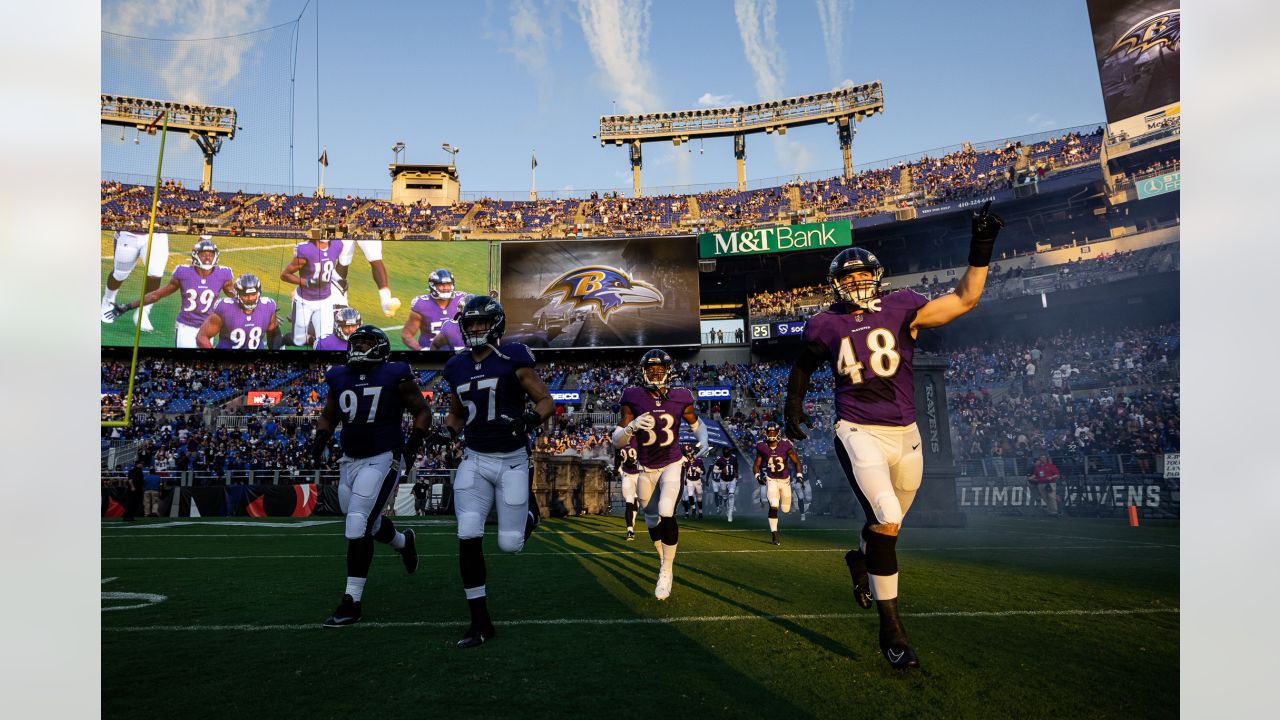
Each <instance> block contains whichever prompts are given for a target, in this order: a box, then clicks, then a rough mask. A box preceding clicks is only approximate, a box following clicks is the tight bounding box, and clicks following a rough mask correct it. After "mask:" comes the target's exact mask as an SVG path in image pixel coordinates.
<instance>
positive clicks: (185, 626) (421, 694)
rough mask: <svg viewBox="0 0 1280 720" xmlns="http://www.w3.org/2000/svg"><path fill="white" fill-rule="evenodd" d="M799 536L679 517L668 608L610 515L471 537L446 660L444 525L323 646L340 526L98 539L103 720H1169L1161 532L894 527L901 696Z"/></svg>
mask: <svg viewBox="0 0 1280 720" xmlns="http://www.w3.org/2000/svg"><path fill="white" fill-rule="evenodd" d="M797 519H798V518H797V517H796V515H795V514H791V515H784V516H783V522H782V542H783V544H782V546H781V547H774V546H772V545H770V544H769V542H768V540H769V535H768V532H767V530H766V526H765V525H764V521H763V519H762V518H750V517H748V518H738V520H737V521H736V522H734V523H733V524H728V523H725V522H724V521H723V520H722V519H715V520H711V519H708V520H705V521H683V520H682V521H681V533H680V546H679V547H680V550H679V555H678V556H677V560H676V571H675V585H674V589H673V591H672V595H671V598H670V599H669V600H667V601H665V602H660V601H658V600H655V599H654V598H653V585H654V581H655V579H656V570H657V560H656V554H655V553H654V551H653V546H652V543H650V542H648V541H647V540H645V534H644V532H643V531H641V532H640V533H639V534H640V539H639V540H637V541H636V542H632V543H628V542H625V541H624V540H623V537H622V533H621V532H620V530H621V527H622V525H621V522H622V521H621V519H620V518H616V517H614V518H610V517H581V518H569V519H565V520H548V521H546V522H544V523H543V525H542V526H541V527H540V528H539V529H538V531H537V532H536V533H535V534H534V536H533V538H532V539H531V540H530V541H529V543H528V545H527V546H526V549H525V551H524V552H523V553H522V554H520V555H517V556H511V555H504V554H501V553H499V552H498V551H497V545H496V541H495V539H494V537H493V534H492V531H493V528H490V533H489V536H488V537H486V554H487V562H488V570H489V577H488V583H487V584H488V589H489V596H490V610H491V612H492V614H493V617H494V619H495V622H496V626H497V631H498V636H497V637H496V638H495V639H494V640H493V641H491V642H489V643H486V644H485V645H484V646H482V647H480V648H477V649H473V650H465V651H464V650H457V649H456V648H454V647H453V643H454V641H456V640H457V639H458V638H459V637H460V636H461V635H462V632H463V630H464V629H465V627H466V623H467V611H466V602H465V600H464V598H463V595H462V587H461V581H460V580H459V577H458V569H457V555H456V548H457V543H456V540H455V538H454V535H453V524H452V522H451V521H450V519H448V518H403V519H399V520H397V524H398V525H399V526H400V527H402V528H403V527H410V526H411V527H414V528H415V529H416V531H417V533H418V550H419V554H420V555H421V556H422V564H421V567H420V568H419V570H418V573H417V574H416V575H412V576H410V575H407V574H406V573H405V572H404V569H403V567H402V566H401V564H400V558H399V556H398V555H396V554H394V553H393V552H392V551H390V550H389V549H388V548H386V547H382V546H380V547H379V548H378V553H377V556H376V559H375V561H374V565H373V570H372V572H371V573H370V578H369V585H368V587H367V588H366V590H365V596H364V620H363V622H362V623H360V624H358V625H356V626H353V627H349V628H342V629H336V630H334V629H322V628H321V626H320V623H321V622H322V621H323V620H324V618H325V617H326V616H327V615H328V614H329V612H330V611H332V610H333V608H334V606H335V605H336V604H337V601H338V600H339V598H340V597H341V594H342V589H343V582H344V576H345V565H344V558H345V541H344V540H343V538H342V526H341V524H340V522H339V519H338V518H312V519H311V520H310V522H311V523H317V524H307V523H304V522H298V521H290V520H283V521H281V520H280V519H270V520H250V519H247V518H235V519H232V520H235V521H237V522H238V523H239V524H237V525H224V524H219V521H218V520H217V519H212V518H209V519H197V520H193V521H186V520H183V521H180V522H181V524H180V525H178V526H173V525H170V524H169V523H168V521H165V520H155V519H153V520H150V521H139V522H138V523H136V524H129V525H125V524H122V523H120V522H118V521H105V522H104V523H103V529H102V578H103V585H102V590H103V615H102V628H103V632H102V693H103V717H108V718H126V717H127V718H149V717H157V718H159V717H164V718H172V717H183V718H227V717H306V718H343V719H344V720H345V719H350V718H362V717H372V718H377V717H384V716H385V717H397V718H398V717H415V716H421V717H467V718H489V717H501V718H524V717H528V718H548V717H560V716H570V717H579V718H608V717H615V716H620V715H639V716H645V715H650V714H657V715H660V716H662V717H698V718H704V717H734V718H774V719H776V720H783V719H786V718H796V717H832V718H834V717H841V718H850V717H881V718H916V717H918V718H958V717H972V718H1009V717H1016V718H1050V717H1052V718H1134V717H1161V718H1162V717H1175V716H1176V715H1177V713H1178V622H1179V615H1178V527H1177V525H1176V524H1172V523H1165V524H1162V523H1144V525H1143V526H1142V527H1139V528H1130V527H1128V526H1127V525H1126V524H1125V523H1124V521H1122V520H1085V519H1067V520H1061V521H1051V520H1047V519H1046V520H1036V519H1011V518H995V517H984V516H980V515H970V527H969V528H966V529H963V530H950V529H945V530H944V529H923V528H921V529H913V528H908V529H907V530H906V531H904V534H903V537H902V539H901V541H900V543H899V562H900V566H901V571H902V579H901V588H902V600H901V603H902V607H903V610H904V623H905V625H906V627H907V629H908V631H909V633H910V635H911V639H912V641H913V644H914V645H915V647H916V649H917V652H918V653H919V655H920V660H921V663H922V668H921V669H920V670H918V671H908V672H906V673H900V672H895V671H893V670H891V669H889V667H888V665H887V663H886V662H885V661H884V659H883V658H882V657H881V656H880V655H879V652H878V650H877V648H876V628H877V622H876V618H875V614H874V611H872V610H868V611H863V610H861V609H859V608H858V607H857V606H856V605H854V603H853V600H852V592H851V589H850V582H849V577H848V573H847V571H846V570H845V567H844V562H843V559H842V555H843V553H844V551H845V550H846V549H847V548H848V546H849V543H850V539H851V537H852V531H851V527H852V523H851V522H849V521H841V520H834V519H831V518H817V519H811V520H810V521H809V522H807V523H804V524H803V525H801V524H800V523H799V522H797ZM117 594H119V595H117ZM141 594H148V595H150V597H143V596H142V595H141ZM160 596H163V598H160ZM121 606H134V607H130V608H129V609H119V610H111V608H113V607H121Z"/></svg>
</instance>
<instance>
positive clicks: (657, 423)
mask: <svg viewBox="0 0 1280 720" xmlns="http://www.w3.org/2000/svg"><path fill="white" fill-rule="evenodd" d="M621 404H622V405H625V406H627V407H630V408H631V412H632V414H634V415H635V416H636V417H639V416H640V415H643V414H645V413H649V414H651V415H653V420H654V425H653V429H652V430H637V431H636V434H635V438H636V444H637V448H638V450H639V453H638V454H639V461H640V465H642V466H643V467H646V468H650V469H657V468H662V467H666V466H668V465H670V464H671V463H675V462H680V460H681V454H680V416H682V415H683V414H684V409H685V408H687V407H689V406H690V405H693V404H694V399H693V393H691V392H689V389H688V388H682V387H673V388H671V389H670V390H668V391H667V395H666V397H663V398H655V397H654V396H653V395H652V394H650V393H649V391H647V390H645V389H644V388H640V387H629V388H627V389H626V390H625V391H623V393H622V403H621Z"/></svg>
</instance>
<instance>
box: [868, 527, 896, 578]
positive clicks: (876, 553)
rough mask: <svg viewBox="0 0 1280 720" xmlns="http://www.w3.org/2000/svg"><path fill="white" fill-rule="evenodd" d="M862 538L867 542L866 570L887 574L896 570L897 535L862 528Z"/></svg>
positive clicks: (871, 572) (876, 573) (882, 574)
mask: <svg viewBox="0 0 1280 720" xmlns="http://www.w3.org/2000/svg"><path fill="white" fill-rule="evenodd" d="M862 539H863V541H864V542H866V544H867V552H866V556H867V572H868V573H870V574H872V575H880V576H888V575H893V574H895V573H897V572H898V552H897V547H898V537H897V536H896V535H885V534H884V533H878V532H875V531H873V530H871V529H870V528H868V527H863V528H862Z"/></svg>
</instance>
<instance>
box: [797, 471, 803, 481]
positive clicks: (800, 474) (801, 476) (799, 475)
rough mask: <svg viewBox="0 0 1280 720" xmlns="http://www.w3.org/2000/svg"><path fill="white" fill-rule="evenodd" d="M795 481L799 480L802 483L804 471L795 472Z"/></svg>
mask: <svg viewBox="0 0 1280 720" xmlns="http://www.w3.org/2000/svg"><path fill="white" fill-rule="evenodd" d="M796 481H797V482H800V483H803V482H804V473H802V472H798V473H796Z"/></svg>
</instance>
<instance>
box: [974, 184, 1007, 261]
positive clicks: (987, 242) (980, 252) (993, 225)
mask: <svg viewBox="0 0 1280 720" xmlns="http://www.w3.org/2000/svg"><path fill="white" fill-rule="evenodd" d="M990 208H991V201H990V200H988V201H986V202H985V203H983V205H982V209H981V210H979V211H977V212H975V213H974V214H973V238H972V239H971V240H970V241H969V264H970V265H971V266H973V267H986V266H987V265H990V264H991V253H992V251H993V250H994V249H995V245H996V236H997V235H999V234H1000V228H1002V227H1004V220H1001V219H1000V216H999V215H996V214H995V213H993V212H988V210H989V209H990Z"/></svg>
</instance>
